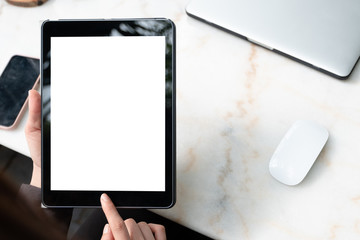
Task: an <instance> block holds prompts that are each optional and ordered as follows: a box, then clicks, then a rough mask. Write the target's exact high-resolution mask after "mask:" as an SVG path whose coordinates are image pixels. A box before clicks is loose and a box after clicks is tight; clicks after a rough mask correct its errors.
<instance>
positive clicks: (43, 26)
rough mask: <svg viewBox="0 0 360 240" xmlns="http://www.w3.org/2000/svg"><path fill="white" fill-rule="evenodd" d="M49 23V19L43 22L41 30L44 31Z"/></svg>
mask: <svg viewBox="0 0 360 240" xmlns="http://www.w3.org/2000/svg"><path fill="white" fill-rule="evenodd" d="M49 22H50V20H49V19H46V20H45V21H43V22H42V23H41V29H44V28H45V25H46V24H48V23H49Z"/></svg>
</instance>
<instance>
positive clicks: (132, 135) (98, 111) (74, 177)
mask: <svg viewBox="0 0 360 240" xmlns="http://www.w3.org/2000/svg"><path fill="white" fill-rule="evenodd" d="M41 57H42V59H41V96H42V166H43V167H42V203H43V205H44V206H45V207H99V206H100V200H99V199H100V195H101V194H102V193H104V192H105V193H107V194H108V195H109V196H110V197H111V199H112V200H113V202H114V204H115V205H116V206H117V207H135V208H169V207H172V206H173V205H174V203H175V156H176V154H175V149H176V147H175V146H176V145H175V129H176V128H175V120H176V117H175V26H174V24H173V23H172V22H171V21H170V20H168V19H161V18H159V19H112V20H59V21H46V22H44V23H43V25H42V54H41Z"/></svg>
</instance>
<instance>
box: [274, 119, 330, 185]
mask: <svg viewBox="0 0 360 240" xmlns="http://www.w3.org/2000/svg"><path fill="white" fill-rule="evenodd" d="M328 138H329V132H328V131H327V130H326V129H325V128H324V127H322V126H320V125H319V124H317V123H315V122H313V121H305V120H299V121H296V122H295V123H294V124H293V125H292V126H291V128H290V129H289V131H288V132H287V133H286V134H285V136H284V138H283V139H282V140H281V142H280V144H279V146H278V147H277V148H276V150H275V152H274V154H273V156H272V157H271V159H270V163H269V170H270V173H271V175H272V176H273V177H274V178H275V179H277V180H278V181H279V182H282V183H284V184H287V185H296V184H299V183H300V182H301V181H302V180H303V179H304V178H305V176H306V174H307V173H308V172H309V170H310V168H311V166H312V165H313V163H314V162H315V160H316V158H317V157H318V155H319V154H320V152H321V150H322V149H323V147H324V145H325V143H326V141H327V140H328Z"/></svg>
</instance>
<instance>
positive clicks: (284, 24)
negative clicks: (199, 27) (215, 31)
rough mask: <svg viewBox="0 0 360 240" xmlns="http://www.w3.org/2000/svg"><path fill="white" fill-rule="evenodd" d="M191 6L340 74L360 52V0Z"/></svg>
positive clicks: (197, 2)
mask: <svg viewBox="0 0 360 240" xmlns="http://www.w3.org/2000/svg"><path fill="white" fill-rule="evenodd" d="M186 12H187V14H188V15H190V16H192V17H195V18H197V19H199V20H203V21H205V22H207V23H210V24H211V25H214V26H217V27H220V28H222V29H224V30H227V31H230V32H231V33H234V34H236V35H239V36H241V37H244V38H245V39H247V40H249V41H251V42H253V43H256V44H258V45H261V46H263V47H265V48H268V49H270V50H272V51H275V52H278V53H280V54H283V55H286V56H288V57H290V58H293V59H295V60H297V61H300V62H302V63H305V64H306V65H310V66H311V67H313V68H315V69H318V70H320V71H322V72H325V73H327V74H330V75H332V76H334V77H337V78H342V79H343V78H347V77H348V76H349V75H350V73H351V71H352V69H353V68H354V66H355V64H356V62H357V60H358V58H359V56H360V31H359V23H360V1H358V0H342V1H335V0H330V1H329V0H292V1H289V0H192V1H191V2H190V4H189V5H188V6H187V8H186Z"/></svg>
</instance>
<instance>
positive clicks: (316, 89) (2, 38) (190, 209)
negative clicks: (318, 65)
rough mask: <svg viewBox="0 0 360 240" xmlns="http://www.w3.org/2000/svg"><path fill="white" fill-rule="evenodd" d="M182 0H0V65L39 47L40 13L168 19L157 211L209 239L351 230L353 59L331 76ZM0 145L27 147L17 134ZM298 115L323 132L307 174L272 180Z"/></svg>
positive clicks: (354, 225)
mask: <svg viewBox="0 0 360 240" xmlns="http://www.w3.org/2000/svg"><path fill="white" fill-rule="evenodd" d="M186 4H187V0H172V1H169V0H154V1H145V0H131V1H130V0H123V1H116V0H109V1H100V0H98V1H96V0H87V1H84V0H83V1H80V0H49V2H47V3H46V4H45V5H43V6H41V7H36V8H19V7H13V6H10V5H9V4H7V3H6V2H5V1H0V71H2V70H3V68H4V67H5V65H6V63H7V61H8V60H9V59H10V57H11V56H12V55H14V54H21V55H28V56H34V57H39V56H40V25H41V22H42V21H43V20H45V19H59V18H125V17H166V18H170V19H172V20H173V21H174V22H175V24H176V28H177V30H176V31H177V51H176V52H177V203H176V205H175V206H174V207H173V208H172V209H169V210H156V212H157V213H159V214H160V215H163V216H165V217H168V218H170V219H172V220H174V221H176V222H178V223H181V224H183V225H186V226H188V227H190V228H192V229H195V230H197V231H199V232H201V233H204V234H206V235H208V236H211V237H213V238H217V239H348V240H349V239H360V138H359V136H360V64H358V65H357V66H356V67H355V69H354V71H353V73H352V75H351V76H350V78H349V79H348V80H346V81H341V80H337V79H334V78H332V77H329V76H327V75H325V74H323V73H320V72H318V71H316V70H313V69H311V68H309V67H306V66H304V65H302V64H300V63H297V62H294V61H292V60H290V59H288V58H285V57H283V56H280V55H278V54H275V53H272V52H270V51H268V50H266V49H263V48H261V47H258V46H255V45H253V44H251V43H249V42H246V41H244V40H242V39H240V38H237V37H235V36H233V35H230V34H228V33H225V32H222V31H220V30H218V29H215V28H213V27H211V26H208V25H206V24H204V23H201V22H199V21H197V20H194V19H192V18H190V17H188V16H187V15H186V13H185V10H184V9H185V6H186ZM26 117H27V115H25V117H24V119H23V120H22V121H21V122H20V124H19V126H18V127H17V129H15V130H11V131H3V130H2V131H0V144H2V145H5V146H8V147H10V148H12V149H14V150H16V151H19V152H21V153H24V154H25V155H29V152H28V150H27V146H26V141H25V138H24V134H23V128H24V123H25V120H26ZM298 119H309V120H314V121H317V122H318V123H320V124H322V125H324V126H325V127H326V128H327V129H328V130H329V133H330V138H329V141H328V143H327V145H326V146H325V148H324V150H323V152H322V153H321V155H320V156H319V158H318V160H317V161H316V162H315V164H314V166H313V168H312V169H311V171H310V172H309V174H308V176H307V177H306V178H305V180H304V181H303V182H302V183H301V184H299V185H298V186H295V187H289V186H285V185H283V184H281V183H279V182H277V181H276V180H275V179H273V178H272V177H271V176H270V174H269V171H268V163H269V159H270V157H271V155H272V153H273V151H274V150H275V148H276V146H277V144H278V143H279V141H280V140H281V138H282V137H283V135H284V134H285V132H286V131H287V129H288V128H289V127H290V126H291V124H292V123H293V122H295V121H296V120H298Z"/></svg>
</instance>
